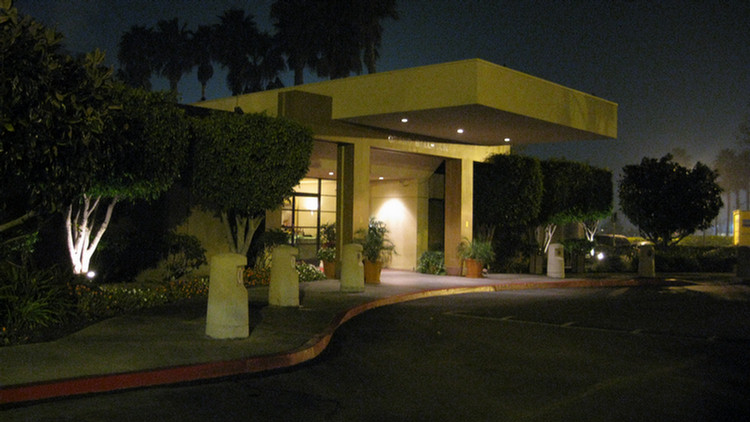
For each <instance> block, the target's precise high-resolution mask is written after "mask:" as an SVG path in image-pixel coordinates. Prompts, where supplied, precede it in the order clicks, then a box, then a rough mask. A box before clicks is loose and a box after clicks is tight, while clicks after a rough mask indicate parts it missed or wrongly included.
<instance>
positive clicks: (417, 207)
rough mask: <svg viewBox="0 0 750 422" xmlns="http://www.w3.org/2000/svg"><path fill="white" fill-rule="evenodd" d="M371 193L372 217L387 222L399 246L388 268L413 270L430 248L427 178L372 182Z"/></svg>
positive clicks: (395, 242) (391, 234)
mask: <svg viewBox="0 0 750 422" xmlns="http://www.w3.org/2000/svg"><path fill="white" fill-rule="evenodd" d="M370 194H371V198H370V201H371V206H372V216H373V217H375V218H376V219H378V220H380V221H383V222H384V223H385V224H386V226H387V227H388V230H389V232H390V233H389V235H388V237H389V238H390V240H391V241H392V242H393V244H394V246H395V247H396V254H395V255H393V258H392V259H391V262H390V263H389V264H388V265H387V267H388V268H394V269H399V270H410V271H413V270H414V269H415V266H416V262H417V258H419V256H420V255H421V254H422V253H423V252H424V251H426V250H427V220H428V218H427V211H428V201H429V197H428V179H424V180H417V179H409V180H400V181H376V182H372V184H371V185H370Z"/></svg>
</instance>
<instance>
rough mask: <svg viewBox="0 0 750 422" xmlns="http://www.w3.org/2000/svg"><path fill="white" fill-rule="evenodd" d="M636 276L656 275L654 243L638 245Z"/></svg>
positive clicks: (650, 276)
mask: <svg viewBox="0 0 750 422" xmlns="http://www.w3.org/2000/svg"><path fill="white" fill-rule="evenodd" d="M638 277H648V278H654V277H656V263H655V262H654V245H649V244H646V245H641V246H639V247H638Z"/></svg>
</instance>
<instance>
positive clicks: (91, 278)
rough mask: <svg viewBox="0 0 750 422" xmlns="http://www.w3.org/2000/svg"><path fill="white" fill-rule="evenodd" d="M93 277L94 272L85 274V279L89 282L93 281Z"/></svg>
mask: <svg viewBox="0 0 750 422" xmlns="http://www.w3.org/2000/svg"><path fill="white" fill-rule="evenodd" d="M94 277H96V272H95V271H89V272H87V273H86V278H88V279H89V280H93V279H94Z"/></svg>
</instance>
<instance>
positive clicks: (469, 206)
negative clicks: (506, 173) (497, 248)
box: [444, 159, 474, 275]
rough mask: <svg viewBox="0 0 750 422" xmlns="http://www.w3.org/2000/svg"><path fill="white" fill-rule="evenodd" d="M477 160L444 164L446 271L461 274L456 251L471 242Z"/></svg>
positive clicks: (451, 161)
mask: <svg viewBox="0 0 750 422" xmlns="http://www.w3.org/2000/svg"><path fill="white" fill-rule="evenodd" d="M473 197H474V161H473V160H470V159H447V160H446V161H445V246H444V247H445V269H446V271H447V272H448V274H450V275H460V273H461V262H460V261H459V259H458V255H457V254H456V248H457V247H458V244H459V243H461V240H462V239H463V238H467V239H469V240H471V239H472V230H473V227H474V217H473Z"/></svg>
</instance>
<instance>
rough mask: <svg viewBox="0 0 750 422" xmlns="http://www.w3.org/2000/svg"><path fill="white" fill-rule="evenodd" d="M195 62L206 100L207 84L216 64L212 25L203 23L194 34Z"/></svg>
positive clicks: (203, 99) (202, 92) (203, 96)
mask: <svg viewBox="0 0 750 422" xmlns="http://www.w3.org/2000/svg"><path fill="white" fill-rule="evenodd" d="M191 41H192V42H191V45H192V51H193V58H194V63H195V65H196V66H198V82H200V84H201V101H205V100H206V85H207V84H208V81H209V79H211V77H212V76H213V75H214V66H213V64H212V63H211V53H212V46H213V43H214V42H215V41H214V32H213V29H212V28H211V27H210V26H206V25H201V26H199V27H198V30H197V31H195V33H194V34H193V38H192V40H191Z"/></svg>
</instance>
